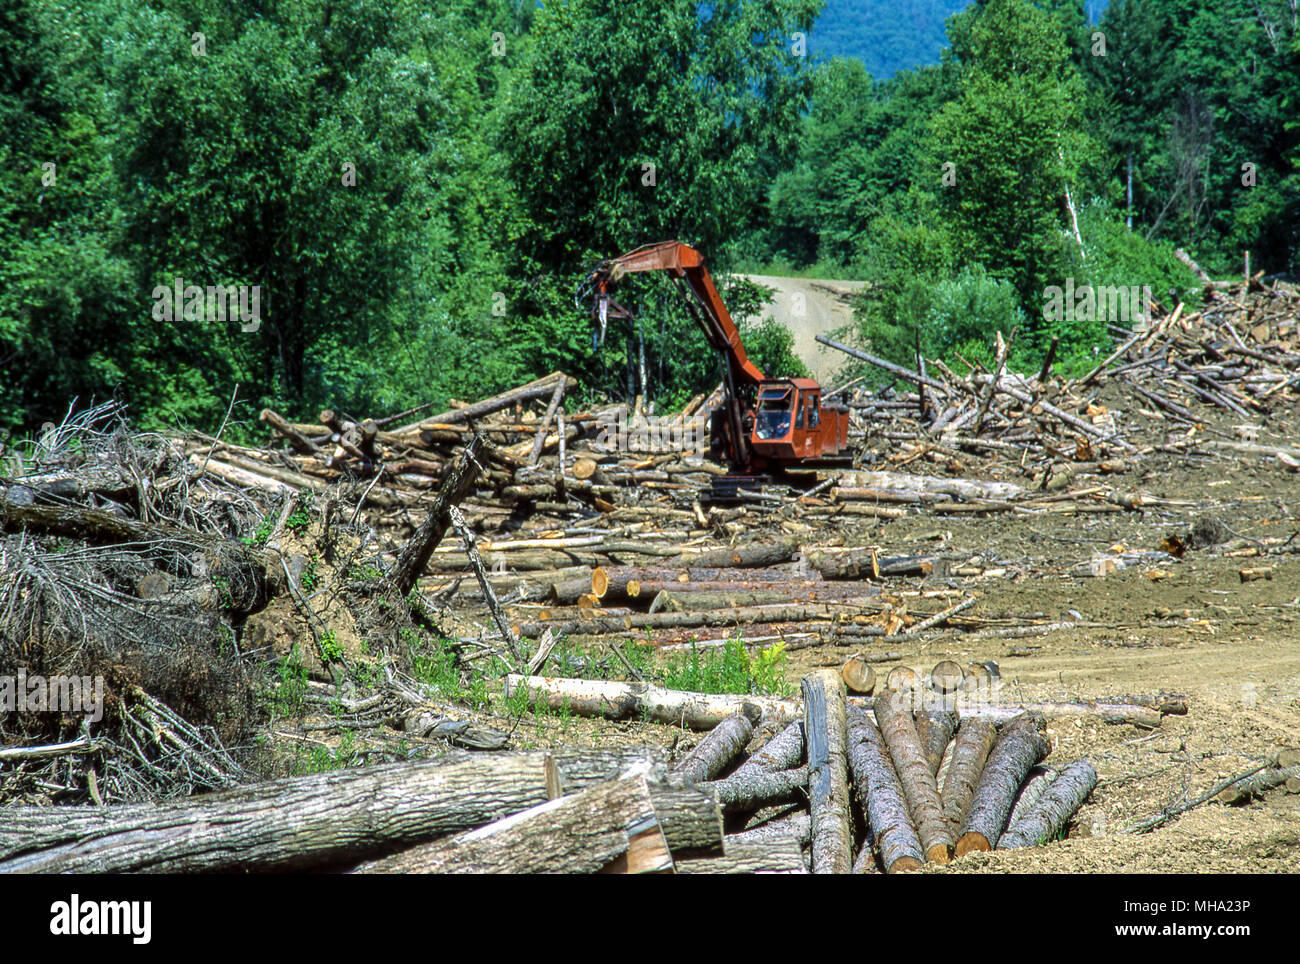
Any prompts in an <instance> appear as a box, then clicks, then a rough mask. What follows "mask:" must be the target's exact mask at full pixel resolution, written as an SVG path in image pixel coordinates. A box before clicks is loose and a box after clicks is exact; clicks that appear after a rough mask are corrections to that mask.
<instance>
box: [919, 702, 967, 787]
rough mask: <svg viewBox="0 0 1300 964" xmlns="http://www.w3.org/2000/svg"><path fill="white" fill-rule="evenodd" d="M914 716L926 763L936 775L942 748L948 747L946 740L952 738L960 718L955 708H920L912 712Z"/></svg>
mask: <svg viewBox="0 0 1300 964" xmlns="http://www.w3.org/2000/svg"><path fill="white" fill-rule="evenodd" d="M914 718H915V720H916V734H917V736H919V737H920V738H921V749H922V750H923V751H924V752H925V760H926V763H927V764H929V766H930V772H931V773H933V774H934V775H935V776H936V777H937V776H938V774H939V764H941V763H942V762H943V753H944V750H946V749H948V741H949V740H951V739H952V735H953V733H954V732H955V731H956V729H957V724H958V723H960V722H961V718H960V717H959V716H958V715H957V711H956V710H921V711H920V712H918V713H916V714H914Z"/></svg>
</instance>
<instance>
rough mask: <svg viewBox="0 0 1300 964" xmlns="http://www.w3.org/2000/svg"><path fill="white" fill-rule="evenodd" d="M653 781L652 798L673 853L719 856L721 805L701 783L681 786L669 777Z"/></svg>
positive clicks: (662, 829)
mask: <svg viewBox="0 0 1300 964" xmlns="http://www.w3.org/2000/svg"><path fill="white" fill-rule="evenodd" d="M654 775H655V777H656V779H653V780H651V782H650V801H651V802H652V803H653V804H654V808H655V819H656V820H657V821H658V822H659V829H660V830H661V831H663V835H664V841H665V842H666V843H667V844H668V849H669V850H671V851H672V852H673V856H674V857H719V856H721V855H722V853H723V844H722V838H723V824H722V806H721V804H720V803H719V802H718V798H717V797H716V796H715V795H714V794H712V793H710V792H709V791H708V790H706V789H702V788H700V787H679V786H676V785H674V784H672V783H670V782H668V781H667V780H660V779H657V777H658V771H656V772H655V774H654Z"/></svg>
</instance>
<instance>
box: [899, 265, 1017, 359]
mask: <svg viewBox="0 0 1300 964" xmlns="http://www.w3.org/2000/svg"><path fill="white" fill-rule="evenodd" d="M1024 321H1025V316H1024V312H1023V311H1022V310H1021V308H1020V305H1019V299H1018V297H1017V295H1016V290H1015V289H1014V288H1013V287H1011V285H1010V283H1009V282H1006V281H999V280H998V279H996V278H993V277H991V276H990V275H989V274H988V272H987V271H985V270H984V267H983V266H982V265H979V264H976V265H973V266H971V267H966V268H962V270H961V271H960V272H959V273H958V275H957V277H956V278H952V279H946V280H943V281H940V282H939V283H938V284H936V285H935V286H934V290H933V293H932V295H931V297H930V306H929V310H928V311H927V312H926V318H925V326H924V328H923V334H924V337H923V338H922V340H921V347H922V351H924V352H925V353H926V355H927V356H930V357H936V356H937V357H941V358H946V357H949V355H950V353H951V352H952V350H953V349H958V350H959V351H960V353H961V354H962V355H963V356H964V357H966V358H968V359H970V360H971V361H975V360H977V359H978V360H979V361H986V360H987V361H991V360H992V358H993V354H994V347H993V346H994V343H995V336H996V333H997V332H999V331H1000V332H1002V334H1003V336H1004V337H1006V338H1008V339H1010V338H1011V337H1012V336H1013V335H1014V334H1015V333H1016V332H1017V331H1019V330H1021V329H1022V328H1023V327H1024ZM968 353H971V354H974V355H975V356H976V357H975V358H972V357H971V354H968Z"/></svg>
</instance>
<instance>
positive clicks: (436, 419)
mask: <svg viewBox="0 0 1300 964" xmlns="http://www.w3.org/2000/svg"><path fill="white" fill-rule="evenodd" d="M557 382H560V383H562V384H564V386H565V389H566V391H571V390H572V389H574V388H577V387H578V381H577V379H575V378H570V377H569V376H567V375H562V374H560V373H559V372H552V373H551V374H549V375H547V376H546V377H545V378H538V379H536V380H534V381H531V382H529V383H528V384H527V385H520V386H519V387H518V388H512V389H510V391H508V392H502V393H501V394H500V395H493V396H492V397H491V398H485V399H483V400H482V401H481V402H475V403H474V404H473V405H466V406H465V407H464V408H453V409H451V410H450V411H446V412H439V413H438V414H437V415H431V416H429V417H428V418H424V419H421V420H420V421H418V422H413V423H411V424H410V425H403V426H402V427H401V428H397V429H393V431H392V434H394V435H412V434H418V433H419V432H420V430H421V429H423V428H432V427H433V426H437V425H454V424H457V423H460V422H469V421H473V420H475V419H478V418H482V417H483V416H484V415H491V414H492V413H493V412H499V411H501V409H503V408H509V407H510V406H511V405H515V404H517V403H522V402H529V401H532V400H533V399H537V398H546V397H547V396H550V395H552V394H553V393H554V392H555V388H556V383H557Z"/></svg>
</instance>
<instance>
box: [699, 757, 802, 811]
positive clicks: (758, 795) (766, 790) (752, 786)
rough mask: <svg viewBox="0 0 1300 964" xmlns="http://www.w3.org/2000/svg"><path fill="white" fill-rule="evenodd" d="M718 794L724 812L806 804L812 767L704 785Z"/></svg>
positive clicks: (702, 786)
mask: <svg viewBox="0 0 1300 964" xmlns="http://www.w3.org/2000/svg"><path fill="white" fill-rule="evenodd" d="M700 788H701V789H707V790H709V791H711V792H712V793H714V794H716V795H717V798H718V803H720V804H721V805H722V812H723V813H726V814H732V813H748V812H750V811H753V810H758V809H760V808H761V807H769V806H775V805H777V804H782V803H803V802H804V801H805V800H807V797H808V768H807V767H806V766H805V767H798V768H796V769H793V770H778V771H777V772H775V773H764V772H754V773H746V774H741V775H734V774H733V775H732V776H730V777H727V779H725V780H715V781H713V782H712V783H702V784H700Z"/></svg>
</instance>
